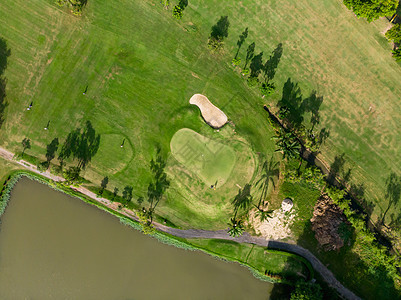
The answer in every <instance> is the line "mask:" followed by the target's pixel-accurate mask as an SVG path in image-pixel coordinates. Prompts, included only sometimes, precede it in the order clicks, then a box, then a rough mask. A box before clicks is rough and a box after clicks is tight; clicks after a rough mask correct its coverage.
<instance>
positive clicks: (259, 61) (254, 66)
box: [249, 52, 263, 77]
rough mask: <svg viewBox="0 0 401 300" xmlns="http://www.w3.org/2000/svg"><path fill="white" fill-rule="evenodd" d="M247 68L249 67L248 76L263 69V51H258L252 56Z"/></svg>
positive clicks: (257, 73)
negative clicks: (249, 72)
mask: <svg viewBox="0 0 401 300" xmlns="http://www.w3.org/2000/svg"><path fill="white" fill-rule="evenodd" d="M249 68H250V69H251V74H250V77H258V76H259V74H260V72H261V70H262V69H263V52H260V53H259V54H258V55H255V56H254V57H253V58H252V61H251V64H250V66H249Z"/></svg>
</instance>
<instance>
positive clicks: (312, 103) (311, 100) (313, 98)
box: [302, 90, 323, 130]
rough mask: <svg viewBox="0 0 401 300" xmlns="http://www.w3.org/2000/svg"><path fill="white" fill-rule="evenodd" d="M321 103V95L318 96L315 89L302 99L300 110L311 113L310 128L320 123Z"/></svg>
mask: <svg viewBox="0 0 401 300" xmlns="http://www.w3.org/2000/svg"><path fill="white" fill-rule="evenodd" d="M322 103H323V96H318V95H317V92H316V91H315V90H314V91H312V93H311V94H310V96H309V97H308V98H305V99H304V100H303V101H302V111H303V112H310V113H311V119H310V123H311V124H312V130H313V129H314V128H315V126H316V125H318V124H319V123H320V114H319V110H320V106H321V105H322Z"/></svg>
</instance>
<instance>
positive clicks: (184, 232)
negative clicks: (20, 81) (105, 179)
mask: <svg viewBox="0 0 401 300" xmlns="http://www.w3.org/2000/svg"><path fill="white" fill-rule="evenodd" d="M13 156H14V154H13V153H12V152H10V151H8V150H6V149H4V148H1V147H0V157H2V158H4V159H6V160H9V161H14V162H15V163H17V164H19V165H21V166H23V167H24V168H26V169H28V170H30V171H32V172H35V173H37V174H40V175H42V176H44V177H47V178H49V179H52V180H54V181H63V180H64V179H63V178H62V177H60V176H56V175H53V174H51V173H50V172H48V171H46V172H41V171H39V170H38V169H37V168H36V166H34V165H33V164H30V163H28V162H26V161H23V160H18V161H17V160H13ZM71 188H72V189H74V190H76V191H78V192H80V193H82V194H84V195H86V196H88V197H90V198H92V199H93V200H95V201H97V202H99V203H101V204H103V205H106V206H107V207H109V208H111V209H113V210H115V211H116V212H118V213H122V214H123V215H125V216H127V217H129V218H130V219H133V220H136V221H138V218H137V216H136V214H135V213H134V212H133V211H130V210H128V209H126V208H124V209H123V210H118V204H117V203H113V202H111V201H109V200H108V199H105V198H100V197H98V196H97V195H96V194H95V193H93V192H91V191H89V190H88V189H86V188H84V187H79V188H74V187H72V186H71ZM153 225H154V227H155V228H156V229H157V230H159V231H162V232H165V233H168V234H171V235H173V236H177V237H181V238H186V239H191V238H202V239H221V240H231V241H235V242H238V243H248V244H254V245H258V246H262V247H267V248H271V249H277V250H284V251H288V252H292V253H296V254H298V255H300V256H302V257H304V258H305V259H307V260H308V261H309V262H310V263H311V265H312V267H313V268H314V269H315V271H316V272H318V273H319V274H320V275H321V276H322V277H323V279H324V280H325V281H326V282H327V283H328V284H329V285H330V286H331V287H333V288H334V289H336V290H337V292H338V293H339V294H340V295H341V296H342V297H344V298H345V299H351V300H354V299H358V300H359V299H361V298H359V297H358V296H356V295H355V294H354V293H353V292H351V291H350V290H348V289H347V288H346V287H344V286H343V285H342V284H341V283H340V282H339V281H338V280H337V279H336V278H335V276H334V275H333V273H332V272H331V271H330V270H329V269H327V267H326V266H325V265H324V264H323V263H321V262H320V261H319V260H318V259H317V258H316V256H314V255H313V254H312V253H311V252H310V251H309V250H307V249H305V248H303V247H301V246H298V245H294V244H288V243H284V242H279V241H275V240H266V239H264V238H261V237H255V236H251V235H250V234H249V233H247V232H245V233H244V234H243V235H242V236H239V237H235V238H234V237H231V236H229V235H228V234H227V230H216V231H210V230H202V229H177V228H171V227H168V226H165V225H163V224H159V223H155V222H154V223H153Z"/></svg>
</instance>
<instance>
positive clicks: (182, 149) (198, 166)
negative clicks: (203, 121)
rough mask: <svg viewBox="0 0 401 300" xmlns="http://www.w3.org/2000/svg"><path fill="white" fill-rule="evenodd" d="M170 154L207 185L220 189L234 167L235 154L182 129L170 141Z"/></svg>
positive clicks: (190, 131)
mask: <svg viewBox="0 0 401 300" xmlns="http://www.w3.org/2000/svg"><path fill="white" fill-rule="evenodd" d="M171 153H172V154H173V155H174V157H175V158H176V159H177V160H178V161H179V162H180V163H182V164H183V165H184V166H185V167H186V168H187V169H189V170H191V171H192V172H193V173H194V174H195V175H197V176H199V177H200V178H201V179H202V180H203V181H204V182H205V183H206V184H207V185H210V186H212V185H213V186H214V185H217V187H220V186H221V185H223V184H224V183H225V182H226V181H227V179H228V177H229V176H230V174H231V172H232V170H233V168H234V165H235V152H234V150H233V149H231V148H230V147H229V146H226V145H223V144H221V143H219V142H215V141H212V140H210V139H208V138H207V137H204V136H202V135H200V134H198V133H196V132H195V131H193V130H190V129H187V128H183V129H180V130H179V131H177V132H176V133H175V134H174V136H173V138H172V139H171Z"/></svg>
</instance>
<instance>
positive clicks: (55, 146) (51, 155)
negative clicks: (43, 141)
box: [46, 138, 59, 165]
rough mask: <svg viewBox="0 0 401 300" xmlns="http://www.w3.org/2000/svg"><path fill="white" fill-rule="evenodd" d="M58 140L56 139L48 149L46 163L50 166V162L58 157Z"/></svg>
mask: <svg viewBox="0 0 401 300" xmlns="http://www.w3.org/2000/svg"><path fill="white" fill-rule="evenodd" d="M58 145H59V142H58V138H54V139H53V140H52V141H51V143H50V144H48V145H47V147H46V162H47V164H48V165H49V164H50V161H51V160H52V159H53V158H54V157H55V156H56V152H57V149H58Z"/></svg>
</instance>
